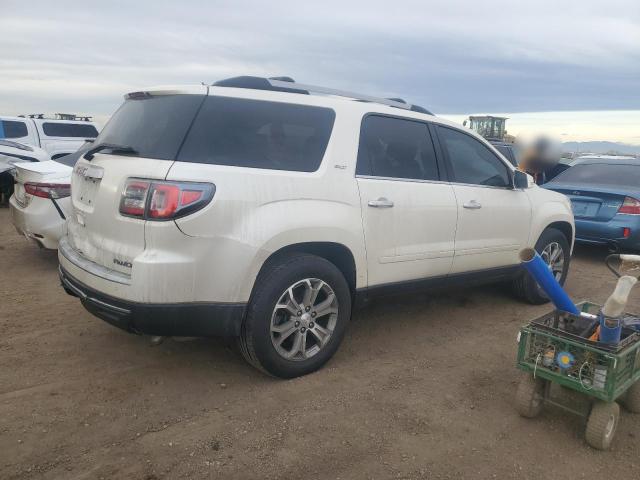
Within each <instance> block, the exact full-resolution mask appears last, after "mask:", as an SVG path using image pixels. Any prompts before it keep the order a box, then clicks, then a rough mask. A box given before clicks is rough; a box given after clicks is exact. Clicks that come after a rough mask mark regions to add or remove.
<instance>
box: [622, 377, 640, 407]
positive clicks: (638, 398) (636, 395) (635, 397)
mask: <svg viewBox="0 0 640 480" xmlns="http://www.w3.org/2000/svg"><path fill="white" fill-rule="evenodd" d="M621 403H622V406H623V407H624V408H626V409H627V410H628V411H630V412H631V413H640V380H638V381H637V382H636V383H634V384H633V385H631V386H630V387H629V389H628V390H627V391H626V393H625V394H624V396H623V397H622V402H621Z"/></svg>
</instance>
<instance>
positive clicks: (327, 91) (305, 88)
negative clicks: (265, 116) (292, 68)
mask: <svg viewBox="0 0 640 480" xmlns="http://www.w3.org/2000/svg"><path fill="white" fill-rule="evenodd" d="M213 85H214V86H216V87H235V88H252V89H256V90H272V91H277V92H289V93H301V94H305V95H308V94H310V93H320V94H323V95H333V96H337V97H345V98H351V99H353V100H357V101H360V102H370V103H379V104H382V105H387V106H389V107H395V108H401V109H403V110H410V111H413V112H420V113H426V114H427V115H433V113H431V112H430V111H429V110H427V109H426V108H423V107H421V106H419V105H412V104H410V103H407V102H406V101H404V100H403V99H401V98H380V97H373V96H370V95H363V94H360V93H354V92H348V91H344V90H336V89H334V88H327V87H319V86H317V85H307V84H303V83H296V82H295V81H294V80H293V78H291V77H271V78H263V77H251V76H242V77H233V78H227V79H225V80H219V81H217V82H215V83H214V84H213Z"/></svg>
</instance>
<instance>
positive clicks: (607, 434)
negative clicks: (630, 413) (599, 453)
mask: <svg viewBox="0 0 640 480" xmlns="http://www.w3.org/2000/svg"><path fill="white" fill-rule="evenodd" d="M619 420H620V407H619V406H618V404H617V403H616V402H612V403H607V402H601V401H597V402H595V403H594V404H593V407H592V408H591V414H590V415H589V420H588V421H587V430H586V432H585V438H586V440H587V443H588V444H589V445H591V446H592V447H593V448H595V449H598V450H608V449H609V447H610V446H611V442H612V441H613V437H614V436H615V434H616V429H617V428H618V421H619Z"/></svg>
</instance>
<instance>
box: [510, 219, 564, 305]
mask: <svg viewBox="0 0 640 480" xmlns="http://www.w3.org/2000/svg"><path fill="white" fill-rule="evenodd" d="M535 248H536V252H538V253H539V254H540V256H541V257H542V259H543V260H544V261H545V263H546V264H547V265H549V268H550V269H551V271H552V272H553V275H554V277H555V278H556V280H557V281H558V282H559V283H560V285H564V282H565V280H566V279H567V274H568V273H569V262H570V260H571V249H570V247H569V242H568V241H567V237H565V236H564V234H563V233H562V232H561V231H560V230H557V229H555V228H547V229H546V230H545V231H544V232H542V235H540V238H539V239H538V241H537V242H536V247H535ZM513 290H514V293H515V294H516V296H517V297H518V298H520V299H521V300H524V301H526V302H528V303H531V304H534V305H540V304H543V303H547V302H548V301H549V297H548V296H547V294H546V293H544V291H543V290H542V289H541V288H540V286H539V285H538V283H537V282H536V281H535V280H534V279H533V277H532V276H531V275H529V273H528V272H522V274H521V275H520V276H518V278H517V279H515V280H514V282H513Z"/></svg>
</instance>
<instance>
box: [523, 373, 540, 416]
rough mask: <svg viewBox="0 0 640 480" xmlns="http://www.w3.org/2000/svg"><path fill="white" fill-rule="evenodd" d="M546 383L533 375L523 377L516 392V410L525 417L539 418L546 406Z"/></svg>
mask: <svg viewBox="0 0 640 480" xmlns="http://www.w3.org/2000/svg"><path fill="white" fill-rule="evenodd" d="M544 387H545V381H544V380H542V379H539V378H538V379H535V378H533V376H531V375H528V374H526V375H523V376H522V379H521V380H520V383H519V384H518V390H517V391H516V409H517V410H518V413H519V414H520V415H522V416H523V417H527V418H533V417H536V416H538V414H539V413H540V412H541V411H542V406H543V405H544Z"/></svg>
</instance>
